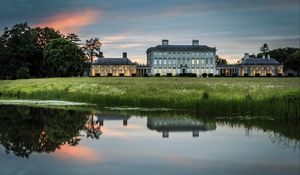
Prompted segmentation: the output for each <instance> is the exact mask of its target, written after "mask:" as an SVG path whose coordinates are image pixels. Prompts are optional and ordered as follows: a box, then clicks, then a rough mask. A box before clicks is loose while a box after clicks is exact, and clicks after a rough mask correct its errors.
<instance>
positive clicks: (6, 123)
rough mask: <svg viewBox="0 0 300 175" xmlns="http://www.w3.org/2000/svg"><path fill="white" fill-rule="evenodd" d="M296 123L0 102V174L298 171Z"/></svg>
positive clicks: (265, 174)
mask: <svg viewBox="0 0 300 175" xmlns="http://www.w3.org/2000/svg"><path fill="white" fill-rule="evenodd" d="M299 155H300V122H299V120H297V119H296V120H275V119H273V118H272V117H271V116H267V117H266V116H232V117H230V116H215V117H207V116H197V115H194V114H189V113H185V112H174V111H146V110H145V111H125V110H118V111H110V110H107V109H103V110H99V109H97V110H75V109H55V108H45V107H28V106H17V105H0V174H1V175H10V174H14V175H27V174H28V175H40V174H43V175H48V174H49V175H56V174H63V175H65V174H74V175H75V174H80V175H81V174H113V175H118V174H122V175H123V174H125V175H126V174H128V175H141V174H143V175H147V174H156V175H160V174H161V175H168V174H172V175H173V174H174V175H176V174H178V175H183V174H184V175H189V174H191V175H193V174H195V175H196V174H197V175H199V174H212V175H213V174H228V175H233V174H249V175H253V174H256V175H257V174H263V175H268V174H272V175H274V174H275V175H276V174H282V175H293V174H295V175H298V174H299V173H300V160H299V159H300V158H299V157H300V156H299Z"/></svg>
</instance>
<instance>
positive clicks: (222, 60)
mask: <svg viewBox="0 0 300 175" xmlns="http://www.w3.org/2000/svg"><path fill="white" fill-rule="evenodd" d="M216 64H217V65H226V64H227V60H226V59H223V58H220V57H219V56H218V55H216Z"/></svg>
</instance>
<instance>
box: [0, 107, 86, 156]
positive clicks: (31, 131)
mask: <svg viewBox="0 0 300 175" xmlns="http://www.w3.org/2000/svg"><path fill="white" fill-rule="evenodd" d="M85 115H86V113H84V112H80V111H74V110H57V109H45V108H31V107H24V106H1V105H0V143H1V144H2V145H3V146H4V148H5V151H6V153H10V152H13V153H14V154H15V155H16V156H19V157H27V158H28V157H29V155H30V154H32V153H33V152H37V153H42V152H46V153H50V152H54V151H55V150H56V149H57V148H59V147H60V146H61V145H64V144H67V145H71V146H75V145H77V144H78V143H79V141H80V137H79V131H80V130H81V129H83V127H84V124H85V122H86V118H85Z"/></svg>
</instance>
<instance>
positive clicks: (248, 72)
mask: <svg viewBox="0 0 300 175" xmlns="http://www.w3.org/2000/svg"><path fill="white" fill-rule="evenodd" d="M217 74H218V75H220V76H253V77H254V76H280V75H281V76H283V65H282V64H280V63H279V62H278V61H276V60H275V59H273V58H271V57H270V55H268V56H267V57H265V56H264V57H262V58H250V57H249V54H248V53H245V57H244V58H243V60H242V62H241V64H233V65H230V64H229V65H219V66H217Z"/></svg>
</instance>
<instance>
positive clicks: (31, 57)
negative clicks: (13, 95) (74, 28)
mask: <svg viewBox="0 0 300 175" xmlns="http://www.w3.org/2000/svg"><path fill="white" fill-rule="evenodd" d="M61 37H62V35H61V34H60V33H59V32H58V31H55V30H54V29H52V28H48V27H45V28H39V27H37V28H32V27H30V26H29V25H28V24H27V23H20V24H16V25H14V26H13V27H12V28H11V29H8V28H5V29H4V32H3V34H2V35H1V37H0V63H1V64H0V78H1V79H14V78H18V75H21V74H23V73H22V72H21V71H22V70H29V74H27V73H26V74H23V75H26V76H28V75H29V76H37V77H42V76H43V49H44V47H45V46H46V45H47V43H49V42H50V41H51V40H52V39H56V38H61ZM20 68H22V69H20ZM26 68H27V69H26ZM17 74H18V75H17Z"/></svg>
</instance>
